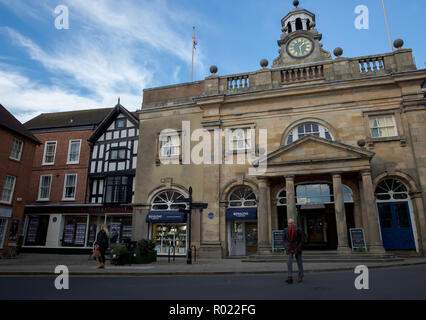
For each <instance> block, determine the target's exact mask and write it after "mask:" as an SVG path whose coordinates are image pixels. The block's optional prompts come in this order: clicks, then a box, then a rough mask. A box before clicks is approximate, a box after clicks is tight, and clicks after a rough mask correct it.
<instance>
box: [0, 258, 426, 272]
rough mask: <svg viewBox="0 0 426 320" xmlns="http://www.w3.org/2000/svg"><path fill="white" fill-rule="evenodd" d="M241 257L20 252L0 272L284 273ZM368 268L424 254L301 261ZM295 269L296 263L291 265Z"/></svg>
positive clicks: (309, 268)
mask: <svg viewBox="0 0 426 320" xmlns="http://www.w3.org/2000/svg"><path fill="white" fill-rule="evenodd" d="M243 260H244V259H221V260H217V259H215V260H211V259H200V260H197V261H193V263H192V264H187V262H186V259H184V258H176V259H175V261H173V260H170V262H169V261H168V259H167V258H162V257H160V258H158V261H157V262H154V263H150V264H143V265H140V264H133V265H124V266H115V265H111V264H110V262H109V261H107V263H106V268H105V269H97V263H96V261H94V260H93V259H88V256H85V255H59V254H30V253H26V254H21V255H19V256H18V257H17V258H14V259H0V276H13V275H19V276H31V275H40V276H41V275H44V276H53V275H55V268H56V267H57V266H58V265H65V266H67V267H68V269H69V272H70V275H71V276H168V275H169V276H171V275H209V274H211V275H214V274H218V275H220V274H236V275H237V274H274V273H275V274H276V273H282V274H283V275H285V273H286V271H287V267H286V263H285V262H284V261H283V262H276V261H268V262H261V261H260V262H254V263H249V262H244V261H243ZM361 264H362V265H366V266H367V267H369V268H389V267H401V266H411V265H419V264H424V265H426V258H425V257H413V258H404V259H398V260H394V261H389V262H386V261H385V262H383V261H365V262H363V261H358V260H357V261H345V262H325V261H324V262H321V261H315V262H310V261H307V262H305V263H304V270H305V272H306V273H312V272H330V271H345V270H354V269H355V267H356V266H358V265H361ZM293 270H294V271H296V270H297V267H295V268H294V269H293Z"/></svg>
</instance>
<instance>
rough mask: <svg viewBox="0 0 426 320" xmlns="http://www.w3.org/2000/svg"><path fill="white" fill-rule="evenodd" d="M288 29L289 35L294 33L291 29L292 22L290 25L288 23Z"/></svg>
mask: <svg viewBox="0 0 426 320" xmlns="http://www.w3.org/2000/svg"><path fill="white" fill-rule="evenodd" d="M287 29H288V33H291V32H293V29H292V27H291V23H290V22H289V23H287Z"/></svg>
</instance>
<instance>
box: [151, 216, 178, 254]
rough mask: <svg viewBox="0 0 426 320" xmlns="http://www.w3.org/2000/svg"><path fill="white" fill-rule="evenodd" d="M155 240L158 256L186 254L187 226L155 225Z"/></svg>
mask: <svg viewBox="0 0 426 320" xmlns="http://www.w3.org/2000/svg"><path fill="white" fill-rule="evenodd" d="M153 228H154V232H153V239H154V241H155V244H156V246H155V250H156V251H157V254H168V252H169V250H171V251H170V252H171V254H173V250H174V253H175V254H186V224H185V223H175V224H171V223H163V224H153Z"/></svg>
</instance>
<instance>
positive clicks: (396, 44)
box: [393, 39, 404, 49]
mask: <svg viewBox="0 0 426 320" xmlns="http://www.w3.org/2000/svg"><path fill="white" fill-rule="evenodd" d="M403 45H404V41H403V40H402V39H396V40H395V41H394V42H393V46H394V47H395V48H397V49H401V48H402V46H403Z"/></svg>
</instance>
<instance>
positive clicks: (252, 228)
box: [246, 223, 257, 254]
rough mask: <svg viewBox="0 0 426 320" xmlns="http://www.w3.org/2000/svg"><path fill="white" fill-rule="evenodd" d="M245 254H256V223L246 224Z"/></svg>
mask: <svg viewBox="0 0 426 320" xmlns="http://www.w3.org/2000/svg"><path fill="white" fill-rule="evenodd" d="M246 250H247V254H250V253H255V252H257V223H246Z"/></svg>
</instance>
